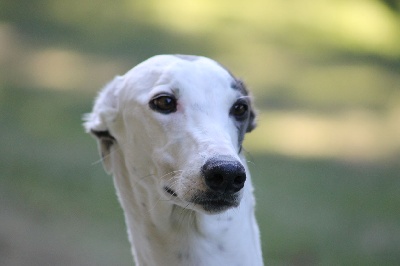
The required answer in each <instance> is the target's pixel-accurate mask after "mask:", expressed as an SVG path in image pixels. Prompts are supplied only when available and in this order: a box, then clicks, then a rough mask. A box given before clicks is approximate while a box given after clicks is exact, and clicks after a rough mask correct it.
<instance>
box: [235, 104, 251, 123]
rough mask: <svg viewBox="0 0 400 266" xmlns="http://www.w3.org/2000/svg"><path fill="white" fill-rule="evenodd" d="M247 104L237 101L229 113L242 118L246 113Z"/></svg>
mask: <svg viewBox="0 0 400 266" xmlns="http://www.w3.org/2000/svg"><path fill="white" fill-rule="evenodd" d="M248 109H249V106H248V105H247V104H246V103H242V102H238V103H235V104H234V105H233V106H232V109H231V115H233V116H235V117H236V118H238V119H240V118H243V117H244V116H245V115H246V114H247V110H248Z"/></svg>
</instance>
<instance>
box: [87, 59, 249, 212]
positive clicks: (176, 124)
mask: <svg viewBox="0 0 400 266" xmlns="http://www.w3.org/2000/svg"><path fill="white" fill-rule="evenodd" d="M85 120H86V122H85V128H86V130H87V131H88V132H90V133H92V134H93V135H94V136H96V137H97V139H98V142H99V147H100V151H101V155H102V157H103V164H104V166H105V169H106V170H107V171H108V172H109V173H114V174H116V171H117V169H116V168H117V167H119V165H118V162H116V161H115V160H112V158H113V150H115V149H118V150H119V152H120V153H122V156H123V158H119V159H118V160H123V162H121V163H124V164H125V167H127V168H128V171H129V173H130V174H131V175H130V176H131V178H134V177H135V176H136V177H137V178H138V182H140V180H139V178H141V177H143V176H146V175H147V176H149V177H148V178H152V180H154V182H153V184H155V186H156V187H155V188H149V189H152V190H153V193H158V194H159V195H160V196H161V197H167V198H168V199H171V200H172V202H174V203H175V204H178V205H180V206H183V207H186V208H191V209H194V210H199V211H205V212H207V213H216V212H220V211H223V210H226V209H228V208H230V207H235V206H238V205H239V203H240V200H241V197H242V192H243V189H242V188H243V187H244V185H245V181H246V175H247V173H246V169H245V163H244V162H243V161H242V160H243V157H242V155H241V151H242V142H243V139H244V135H245V133H246V132H250V131H251V130H253V129H254V127H255V113H254V110H253V108H252V102H251V97H250V96H249V94H248V91H247V90H246V88H245V86H244V84H243V82H242V81H240V80H238V79H236V78H235V77H234V76H233V75H232V74H231V73H230V72H229V71H227V70H226V69H225V68H224V67H222V66H221V65H220V64H218V63H216V62H215V61H213V60H211V59H208V58H204V57H197V56H182V55H162V56H155V57H152V58H150V59H148V60H147V61H145V62H143V63H141V64H139V65H138V66H136V67H135V68H133V69H132V70H130V71H129V72H128V73H126V74H125V75H124V76H121V77H117V78H115V79H114V80H113V81H112V82H111V83H110V84H109V85H108V86H106V87H105V88H104V89H103V90H102V91H101V93H100V94H99V96H98V98H97V100H96V102H95V105H94V109H93V112H92V113H90V114H88V115H87V116H86V118H85ZM146 171H147V172H146ZM138 173H140V175H142V176H137V175H139V174H138Z"/></svg>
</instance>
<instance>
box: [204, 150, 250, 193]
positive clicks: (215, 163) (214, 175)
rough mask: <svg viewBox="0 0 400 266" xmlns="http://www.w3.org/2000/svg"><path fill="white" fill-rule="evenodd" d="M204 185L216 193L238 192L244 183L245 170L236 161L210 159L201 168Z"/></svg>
mask: <svg viewBox="0 0 400 266" xmlns="http://www.w3.org/2000/svg"><path fill="white" fill-rule="evenodd" d="M201 170H202V174H203V177H204V179H205V183H206V185H207V186H208V188H210V189H211V190H213V191H215V192H218V193H226V194H231V193H235V192H238V191H239V190H241V189H242V188H243V186H244V182H245V181H246V170H245V169H244V167H243V165H242V164H241V163H240V162H238V161H237V160H234V159H233V158H232V160H225V159H219V158H211V159H209V160H207V161H206V163H205V164H204V165H203V167H202V169H201Z"/></svg>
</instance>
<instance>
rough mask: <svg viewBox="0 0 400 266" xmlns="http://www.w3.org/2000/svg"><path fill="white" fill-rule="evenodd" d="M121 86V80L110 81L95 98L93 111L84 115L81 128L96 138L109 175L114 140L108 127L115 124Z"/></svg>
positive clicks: (120, 78) (117, 78)
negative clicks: (110, 155)
mask: <svg viewBox="0 0 400 266" xmlns="http://www.w3.org/2000/svg"><path fill="white" fill-rule="evenodd" d="M122 86H123V78H122V77H116V78H114V80H113V81H111V82H110V83H109V84H108V85H107V86H105V88H104V89H103V90H101V92H100V93H99V95H98V97H97V98H96V101H95V104H94V107H93V111H92V112H91V113H89V114H86V115H84V118H83V120H84V121H85V122H84V124H83V126H84V128H85V130H86V132H87V133H90V134H92V135H93V136H95V137H96V139H97V143H98V147H99V152H100V155H101V157H102V162H103V166H104V169H105V170H106V172H107V173H111V171H112V169H111V162H110V158H109V154H110V151H111V149H112V147H113V146H114V144H115V143H116V139H115V138H114V136H113V135H112V132H111V131H110V126H111V125H112V124H113V123H114V122H115V120H116V118H117V114H118V101H117V96H116V95H117V93H118V91H119V90H120V89H121V87H122Z"/></svg>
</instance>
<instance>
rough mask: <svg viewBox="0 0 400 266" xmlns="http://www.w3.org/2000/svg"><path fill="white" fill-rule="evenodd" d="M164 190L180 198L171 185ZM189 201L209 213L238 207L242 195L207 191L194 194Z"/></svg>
mask: <svg viewBox="0 0 400 266" xmlns="http://www.w3.org/2000/svg"><path fill="white" fill-rule="evenodd" d="M164 191H165V192H166V193H167V194H169V195H171V196H173V197H174V198H179V197H178V194H177V193H176V192H175V191H174V190H173V189H172V188H170V187H167V186H165V187H164ZM188 202H189V203H192V204H194V205H197V206H200V207H201V209H203V210H204V211H206V212H208V213H220V212H223V211H225V210H227V209H230V208H234V207H238V206H239V204H240V197H239V196H238V194H237V193H235V194H226V193H222V194H221V193H215V192H211V191H207V192H198V193H197V194H196V195H194V196H192V197H191V199H190V200H189V201H188Z"/></svg>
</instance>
